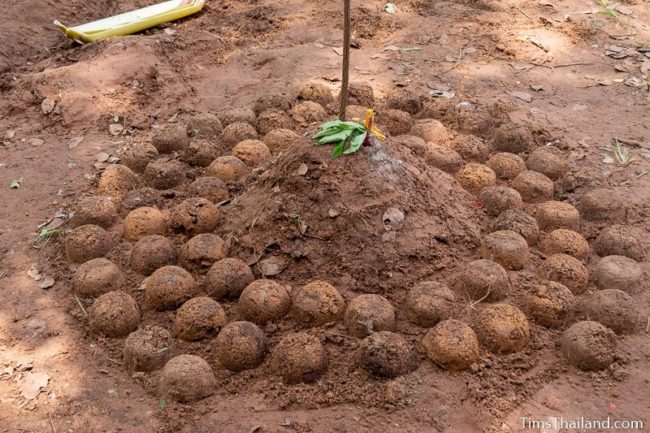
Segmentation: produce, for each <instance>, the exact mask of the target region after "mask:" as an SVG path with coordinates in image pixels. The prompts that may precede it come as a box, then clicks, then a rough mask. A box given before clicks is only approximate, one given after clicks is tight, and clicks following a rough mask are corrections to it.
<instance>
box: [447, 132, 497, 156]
mask: <svg viewBox="0 0 650 433" xmlns="http://www.w3.org/2000/svg"><path fill="white" fill-rule="evenodd" d="M451 147H452V148H453V149H454V150H455V151H456V152H458V153H459V154H460V156H462V157H463V159H465V160H466V161H476V162H483V161H485V160H486V159H488V157H489V156H490V147H489V146H488V145H487V143H486V142H484V141H483V140H482V139H480V138H479V137H477V136H476V135H466V134H461V135H459V136H458V137H456V138H455V139H454V140H453V141H452V142H451Z"/></svg>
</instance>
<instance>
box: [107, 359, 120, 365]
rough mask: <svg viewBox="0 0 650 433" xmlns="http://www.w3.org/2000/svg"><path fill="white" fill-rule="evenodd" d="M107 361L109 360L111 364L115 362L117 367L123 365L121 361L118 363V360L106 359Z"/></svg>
mask: <svg viewBox="0 0 650 433" xmlns="http://www.w3.org/2000/svg"><path fill="white" fill-rule="evenodd" d="M106 359H108V360H109V361H111V362H114V363H115V364H117V365H122V363H121V362H120V361H118V360H117V359H113V358H106Z"/></svg>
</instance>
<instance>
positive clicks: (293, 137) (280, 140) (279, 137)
mask: <svg viewBox="0 0 650 433" xmlns="http://www.w3.org/2000/svg"><path fill="white" fill-rule="evenodd" d="M299 139H300V136H299V135H298V134H296V133H295V132H293V131H292V130H290V129H274V130H273V131H270V132H268V133H267V134H266V135H265V136H264V138H262V141H263V142H264V144H266V145H267V146H268V147H269V150H270V151H271V152H279V151H281V150H283V149H285V148H286V147H287V146H288V145H290V144H291V143H295V142H296V141H298V140H299Z"/></svg>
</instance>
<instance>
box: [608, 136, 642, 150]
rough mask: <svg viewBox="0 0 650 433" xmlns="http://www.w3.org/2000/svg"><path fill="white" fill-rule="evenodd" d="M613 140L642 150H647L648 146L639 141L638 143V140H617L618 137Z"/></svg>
mask: <svg viewBox="0 0 650 433" xmlns="http://www.w3.org/2000/svg"><path fill="white" fill-rule="evenodd" d="M614 140H615V141H618V142H619V143H623V144H627V145H628V146H632V147H640V148H642V149H643V148H645V149H648V148H649V147H648V145H646V144H645V143H643V142H641V141H638V140H632V139H629V138H619V137H615V138H614Z"/></svg>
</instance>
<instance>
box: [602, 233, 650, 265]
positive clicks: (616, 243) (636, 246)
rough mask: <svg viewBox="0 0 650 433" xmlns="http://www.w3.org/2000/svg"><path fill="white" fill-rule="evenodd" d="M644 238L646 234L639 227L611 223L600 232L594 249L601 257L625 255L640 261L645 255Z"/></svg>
mask: <svg viewBox="0 0 650 433" xmlns="http://www.w3.org/2000/svg"><path fill="white" fill-rule="evenodd" d="M645 239H646V235H645V233H644V231H643V230H642V229H640V228H637V227H633V226H626V225H613V226H610V227H606V228H604V229H603V230H602V231H601V232H600V235H598V238H596V242H595V243H594V250H595V251H596V254H598V255H599V256H601V257H604V256H626V257H629V258H631V259H634V260H636V261H638V262H640V261H642V260H643V259H644V258H645V256H646V247H645V245H644V240H645Z"/></svg>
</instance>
